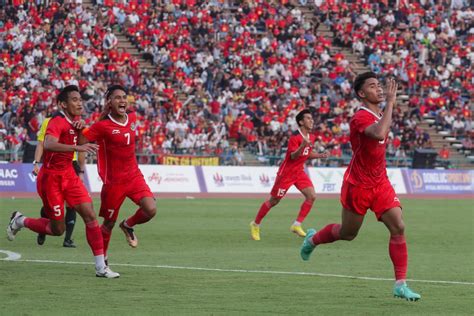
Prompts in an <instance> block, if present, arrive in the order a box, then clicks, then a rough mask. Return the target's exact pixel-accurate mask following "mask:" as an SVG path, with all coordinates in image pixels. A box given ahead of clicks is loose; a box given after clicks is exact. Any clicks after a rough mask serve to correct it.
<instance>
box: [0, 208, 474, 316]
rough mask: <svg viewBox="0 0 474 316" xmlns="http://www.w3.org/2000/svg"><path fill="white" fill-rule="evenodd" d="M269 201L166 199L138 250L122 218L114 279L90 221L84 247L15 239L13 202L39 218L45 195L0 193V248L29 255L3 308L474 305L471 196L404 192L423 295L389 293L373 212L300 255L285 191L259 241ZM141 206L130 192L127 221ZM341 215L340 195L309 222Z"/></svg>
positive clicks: (372, 311)
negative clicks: (100, 263)
mask: <svg viewBox="0 0 474 316" xmlns="http://www.w3.org/2000/svg"><path fill="white" fill-rule="evenodd" d="M261 202H262V200H260V199H193V200H185V199H181V200H180V199H158V201H157V205H158V214H157V217H155V218H154V219H153V221H152V222H150V223H148V224H145V225H142V226H138V227H137V229H136V233H137V236H138V238H139V246H138V248H136V249H131V248H130V247H129V246H128V245H127V244H126V241H125V238H124V236H123V234H122V232H121V231H120V230H119V229H118V227H116V228H115V229H114V233H113V235H112V240H111V244H110V249H109V261H110V265H111V268H112V269H113V270H114V271H117V272H119V273H121V277H120V278H119V279H114V280H106V279H101V278H96V277H95V275H94V266H93V264H92V262H93V259H92V254H91V252H90V249H89V247H88V245H87V243H86V240H85V236H84V224H83V222H82V220H79V221H78V224H77V225H76V230H75V233H74V240H75V242H76V244H77V245H78V248H76V249H66V248H63V247H62V237H47V239H46V243H45V245H43V246H38V245H36V234H34V233H32V232H30V231H28V230H22V231H21V232H19V234H18V236H17V238H16V239H15V241H13V242H9V241H7V239H6V238H5V236H4V235H5V232H4V229H5V227H6V225H7V222H8V219H9V217H10V213H11V210H14V209H18V210H22V211H25V214H26V215H28V216H35V217H36V216H37V215H38V214H39V211H38V209H39V206H40V201H39V199H0V204H1V211H0V225H1V227H0V228H1V230H2V233H1V234H2V237H1V239H0V250H3V251H5V250H7V251H12V252H16V253H19V254H21V256H22V257H21V260H26V261H4V260H0V314H1V315H67V314H68V315H88V316H90V315H112V314H113V315H182V314H189V315H240V314H246V315H261V314H263V315H273V314H282V315H290V314H291V315H297V314H310V315H382V314H384V315H472V313H473V310H474V303H473V297H474V209H473V208H474V207H473V205H474V203H473V201H472V200H433V201H429V200H410V199H402V202H403V205H404V210H405V212H404V217H405V223H406V235H407V241H408V251H409V267H408V277H409V278H410V279H413V280H412V281H410V282H409V285H410V287H412V288H413V289H414V290H415V291H417V292H419V293H420V294H421V295H422V299H421V301H418V302H406V301H404V300H400V299H395V298H393V297H392V293H391V289H392V285H393V282H392V281H387V280H383V279H390V278H392V277H393V272H392V266H391V262H390V259H389V256H388V232H387V230H386V228H385V227H384V226H383V224H381V223H377V221H376V220H375V218H374V216H373V214H371V213H370V212H369V214H368V216H366V219H365V223H364V225H363V227H362V229H361V232H360V234H359V236H358V237H357V239H356V240H354V241H352V242H337V243H334V244H331V245H325V246H321V247H318V248H317V249H316V250H315V252H314V253H313V256H312V258H311V260H310V261H309V262H303V261H302V260H301V259H300V257H299V247H300V245H301V242H302V239H301V238H299V237H297V236H296V235H294V234H292V233H290V232H289V227H290V224H291V222H292V221H293V220H294V218H295V216H296V214H297V211H298V209H299V205H300V203H301V200H300V199H286V200H283V201H282V202H281V203H280V204H279V205H278V206H277V207H276V208H274V209H272V210H271V212H270V213H269V214H268V216H267V217H266V218H265V220H264V221H263V223H262V228H261V229H262V240H261V241H260V242H255V241H253V240H251V239H250V235H249V229H248V224H249V222H250V221H251V220H252V219H253V217H254V216H255V213H256V212H257V209H258V207H259V206H260V204H261ZM98 206H99V202H98V201H97V200H96V201H95V208H96V209H98ZM134 210H135V206H134V205H132V203H130V202H126V204H124V206H123V208H122V210H121V214H120V219H121V218H124V217H125V216H128V215H129V214H131V213H132V212H134ZM78 218H79V217H78ZM339 219H340V205H339V201H338V200H336V199H327V200H325V199H322V200H317V201H316V204H315V206H314V207H313V210H312V212H311V213H310V215H309V216H308V218H307V220H306V222H305V223H304V227H305V228H310V227H315V228H317V229H319V228H321V227H322V226H324V225H325V224H327V223H330V222H336V221H337V222H338V221H339ZM5 257H6V255H5V254H4V253H0V258H5ZM31 260H40V261H41V260H43V261H44V260H51V261H52V262H32V261H31ZM88 262H90V264H83V263H88ZM182 267H187V268H189V269H181V268H182ZM203 268H204V269H203ZM206 269H207V270H206ZM218 269H221V270H218ZM231 270H232V271H231ZM246 271H247V272H246ZM248 271H253V272H248ZM278 272H307V273H313V275H311V274H307V275H304V274H299V275H298V274H296V273H295V274H291V273H288V274H284V273H278ZM314 273H319V274H321V275H314ZM330 275H345V276H353V277H362V278H363V277H373V278H380V279H382V280H379V279H377V280H366V279H357V278H338V277H334V276H330ZM420 280H431V281H451V282H464V284H456V283H442V282H425V281H420Z"/></svg>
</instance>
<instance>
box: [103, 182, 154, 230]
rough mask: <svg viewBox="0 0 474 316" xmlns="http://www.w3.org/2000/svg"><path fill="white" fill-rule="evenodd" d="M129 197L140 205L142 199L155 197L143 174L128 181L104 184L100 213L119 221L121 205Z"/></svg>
mask: <svg viewBox="0 0 474 316" xmlns="http://www.w3.org/2000/svg"><path fill="white" fill-rule="evenodd" d="M126 197H128V198H129V199H130V200H132V201H133V202H134V203H135V204H137V205H140V200H141V199H143V198H145V197H151V198H152V197H153V193H151V190H150V187H149V186H148V184H146V182H145V179H144V178H143V175H141V174H140V175H138V176H136V177H134V178H132V179H130V181H127V182H126V183H111V184H104V185H103V186H102V191H101V192H100V200H101V205H100V213H99V215H100V216H101V217H103V218H105V219H107V220H110V221H113V222H115V221H117V217H118V213H119V210H120V207H121V206H122V204H123V201H125V198H126Z"/></svg>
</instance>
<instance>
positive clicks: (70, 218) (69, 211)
mask: <svg viewBox="0 0 474 316" xmlns="http://www.w3.org/2000/svg"><path fill="white" fill-rule="evenodd" d="M50 120H51V118H50V117H48V118H46V119H45V120H44V121H43V124H41V128H40V131H39V132H38V145H36V150H35V160H34V161H33V174H34V175H35V176H37V175H38V173H39V165H38V164H39V162H40V161H41V158H42V157H43V152H44V138H45V136H46V129H47V128H48V123H49V121H50ZM84 165H85V156H84V153H80V154H78V153H76V152H75V153H74V158H73V161H72V166H73V168H74V171H75V172H76V174H77V175H78V176H79V178H81V180H82V181H84V179H83V176H84ZM41 217H43V218H47V216H46V212H45V211H44V206H43V207H42V208H41ZM75 224H76V211H75V210H74V208H72V207H70V206H68V205H66V233H65V234H64V242H63V247H66V248H76V245H75V244H74V241H73V240H72V232H73V231H74V225H75ZM45 239H46V235H45V234H38V237H37V238H36V241H37V243H38V245H43V244H44V242H45Z"/></svg>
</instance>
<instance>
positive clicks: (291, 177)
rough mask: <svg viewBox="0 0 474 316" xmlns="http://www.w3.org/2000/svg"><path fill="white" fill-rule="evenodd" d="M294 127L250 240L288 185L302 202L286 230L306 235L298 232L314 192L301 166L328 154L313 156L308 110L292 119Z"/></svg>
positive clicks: (310, 120)
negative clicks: (297, 192) (296, 191)
mask: <svg viewBox="0 0 474 316" xmlns="http://www.w3.org/2000/svg"><path fill="white" fill-rule="evenodd" d="M296 123H297V124H298V132H297V133H295V134H294V135H292V136H291V137H290V139H289V141H288V151H287V152H286V157H285V160H284V161H283V163H282V164H281V165H280V168H279V169H278V173H277V177H276V179H275V184H274V185H273V188H272V191H271V193H270V195H271V196H270V199H268V200H267V201H265V202H263V204H262V205H261V206H260V209H259V211H258V213H257V216H256V217H255V220H253V221H252V222H251V223H250V235H251V236H252V239H253V240H260V223H261V222H262V219H263V218H264V217H265V215H267V213H268V212H269V211H270V209H271V208H272V207H274V206H275V205H277V204H278V203H279V202H280V200H281V199H282V198H283V197H284V196H285V194H286V193H287V192H288V189H289V188H290V187H291V186H292V185H294V186H296V188H297V189H298V190H300V191H301V193H303V195H304V197H305V200H304V202H303V204H301V207H300V212H299V213H298V217H297V218H296V220H295V221H294V222H293V224H292V225H291V226H290V231H292V232H293V233H295V234H297V235H298V236H300V237H305V236H306V233H305V232H304V230H303V229H302V228H301V223H302V222H303V221H304V220H305V218H306V216H307V215H308V214H309V212H310V211H311V207H312V206H313V203H314V200H315V199H316V192H315V191H314V187H313V183H312V182H311V179H310V178H309V176H308V175H307V174H306V173H305V172H304V164H305V162H306V160H308V159H318V158H327V157H328V154H327V153H316V152H313V143H314V141H315V139H316V137H315V136H314V134H311V131H312V129H313V124H314V120H313V117H312V115H311V112H310V111H309V110H307V109H305V110H302V111H301V112H299V113H298V115H296Z"/></svg>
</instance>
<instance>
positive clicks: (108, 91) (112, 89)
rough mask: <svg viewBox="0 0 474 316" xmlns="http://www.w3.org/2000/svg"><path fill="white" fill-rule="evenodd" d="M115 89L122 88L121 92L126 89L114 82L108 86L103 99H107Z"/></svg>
mask: <svg viewBox="0 0 474 316" xmlns="http://www.w3.org/2000/svg"><path fill="white" fill-rule="evenodd" d="M115 90H122V91H123V92H125V93H127V90H125V88H124V87H123V86H122V85H119V84H114V85H112V86H110V87H109V88H108V89H107V91H106V92H105V99H106V100H108V99H109V98H110V96H111V95H112V93H114V91H115Z"/></svg>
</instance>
